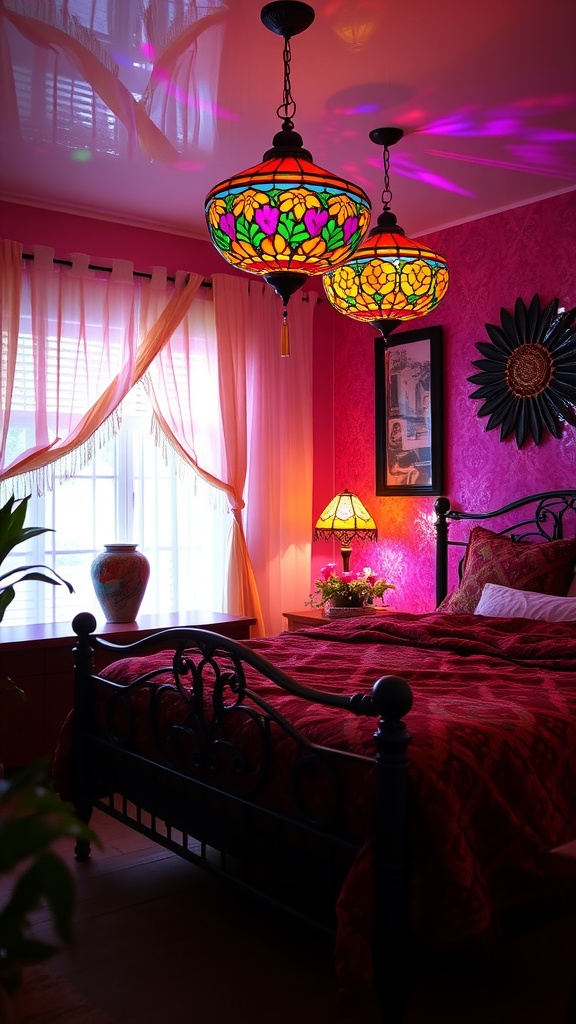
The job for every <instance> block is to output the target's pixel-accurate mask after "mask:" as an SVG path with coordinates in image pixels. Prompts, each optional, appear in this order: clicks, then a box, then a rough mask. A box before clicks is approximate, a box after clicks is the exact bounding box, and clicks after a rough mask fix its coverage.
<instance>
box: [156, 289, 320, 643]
mask: <svg viewBox="0 0 576 1024" xmlns="http://www.w3.org/2000/svg"><path fill="white" fill-rule="evenodd" d="M212 284H213V288H212V297H213V306H212V303H202V302H197V303H195V304H194V307H193V309H192V310H191V311H190V314H189V315H188V317H187V318H186V320H185V321H184V322H183V324H182V326H181V328H180V330H179V331H177V332H176V334H175V335H174V336H173V337H172V338H171V340H170V342H169V343H168V344H167V345H166V346H165V347H164V348H163V349H162V352H161V353H160V354H159V356H158V358H157V359H156V360H155V361H154V363H153V364H152V365H151V366H150V370H149V373H148V374H147V384H148V389H149V393H150V397H151V400H152V404H153V407H154V411H155V415H156V418H157V421H158V424H159V426H160V428H161V430H162V431H163V432H164V434H165V435H166V437H167V438H168V439H169V442H170V443H171V444H172V445H173V446H174V448H175V449H176V451H178V452H179V453H180V454H181V455H182V457H183V458H185V459H186V460H187V461H188V462H189V463H190V464H191V465H193V466H194V467H195V469H196V470H197V471H198V472H199V473H200V474H201V475H202V476H203V477H204V478H205V479H206V480H208V481H209V482H210V483H212V484H214V485H215V486H216V487H220V488H222V489H223V490H224V491H225V492H226V495H227V497H228V501H229V503H230V509H231V512H232V528H231V537H230V556H229V574H228V609H229V610H230V611H233V612H237V613H238V614H245V615H254V616H255V617H256V618H257V620H258V626H257V632H258V633H262V632H264V633H273V632H278V631H279V630H280V629H282V628H283V627H284V626H285V620H283V618H282V612H283V611H288V610H291V609H293V608H300V607H302V605H303V602H304V600H305V599H306V597H307V596H308V594H309V591H310V543H311V531H312V521H311V517H312V319H313V312H314V306H315V302H316V295H315V293H311V294H310V296H309V298H308V300H307V301H302V299H301V298H300V297H298V298H297V299H293V300H292V303H293V305H291V309H290V338H291V346H292V354H291V356H290V357H289V358H288V359H282V358H281V356H280V325H281V307H280V302H279V300H278V299H277V296H275V295H274V293H273V292H272V291H271V290H270V289H269V288H267V287H266V286H264V285H261V284H260V283H259V282H253V281H252V282H249V281H247V280H245V279H243V278H239V277H233V276H231V275H226V274H216V275H215V276H214V278H213V282H212ZM154 294H155V293H154V292H151V296H153V295H154ZM154 302H156V303H160V304H161V302H162V295H161V292H159V293H156V294H155V298H154ZM203 306H204V310H203V311H202V307H203ZM153 314H154V308H153V305H152V306H151V307H150V308H149V309H148V311H147V315H148V316H152V315H153ZM212 315H213V317H214V324H213V326H212V329H211V327H210V318H211V316H212ZM199 317H200V318H201V319H198V318H199ZM202 368H204V369H202ZM210 410H211V412H210ZM247 481H248V482H247ZM245 502H246V507H245Z"/></svg>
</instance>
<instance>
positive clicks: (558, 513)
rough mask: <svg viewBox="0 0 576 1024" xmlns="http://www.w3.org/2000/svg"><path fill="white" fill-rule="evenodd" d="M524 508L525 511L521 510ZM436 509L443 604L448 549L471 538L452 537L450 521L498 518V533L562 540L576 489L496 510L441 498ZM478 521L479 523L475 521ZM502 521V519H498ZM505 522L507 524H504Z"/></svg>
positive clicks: (531, 497)
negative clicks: (456, 505)
mask: <svg viewBox="0 0 576 1024" xmlns="http://www.w3.org/2000/svg"><path fill="white" fill-rule="evenodd" d="M520 510H522V511H520ZM434 511H435V512H436V523H435V528H436V604H437V605H439V604H440V601H442V600H443V599H444V598H445V597H446V594H447V593H448V551H449V548H450V547H462V548H465V547H466V544H467V538H466V539H461V540H452V539H451V538H450V537H449V535H448V531H449V527H450V523H452V522H457V521H462V520H466V521H468V522H470V521H472V525H479V524H480V522H485V521H486V520H487V519H488V520H496V522H495V523H494V524H493V523H492V522H490V523H489V524H488V529H491V530H494V533H499V534H507V535H508V536H509V537H512V538H513V539H514V540H517V541H523V540H528V539H530V540H541V541H547V540H561V539H562V538H563V537H564V527H565V523H564V517H565V515H566V513H567V512H570V511H571V512H574V513H576V490H573V491H572V490H562V491H544V492H542V493H541V494H531V495H529V496H528V497H526V498H519V499H518V500H517V501H512V502H510V504H509V505H504V506H503V507H502V508H497V509H495V510H494V511H493V512H463V511H461V510H460V509H455V508H451V507H450V499H449V498H444V497H441V498H437V499H436V501H435V503H434ZM474 520H476V522H474ZM498 520H499V521H498ZM504 521H505V525H503V526H502V525H500V526H499V522H500V524H502V523H503V522H504Z"/></svg>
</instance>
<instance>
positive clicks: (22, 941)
mask: <svg viewBox="0 0 576 1024" xmlns="http://www.w3.org/2000/svg"><path fill="white" fill-rule="evenodd" d="M62 838H70V839H74V840H77V839H82V840H89V841H90V842H96V843H97V842H98V841H97V839H96V837H95V836H94V834H93V832H92V830H91V829H89V828H88V826H87V825H84V824H83V823H82V822H80V821H79V820H78V818H77V817H76V816H75V814H74V811H73V809H72V807H71V805H69V804H64V803H62V802H61V800H60V798H59V797H58V796H57V795H56V794H55V793H54V792H53V790H52V789H51V788H50V785H49V781H48V777H47V774H46V771H45V768H44V766H43V765H42V764H37V765H31V766H30V767H28V768H26V769H24V770H23V771H21V772H20V773H19V774H18V775H17V776H15V778H14V779H11V780H8V779H1V778H0V875H4V874H12V873H13V874H14V884H13V886H12V888H11V890H9V891H8V894H7V897H6V898H5V899H4V901H3V902H0V1020H2V1019H3V1017H2V1006H3V1004H4V1006H5V1007H6V1006H9V1005H10V1000H11V999H12V997H13V996H14V994H15V993H16V992H17V990H18V988H19V987H20V984H21V981H22V972H23V970H24V968H25V967H27V966H28V965H31V964H36V963H40V962H42V961H43V960H47V959H48V958H49V957H50V956H52V954H53V953H54V952H55V951H56V949H57V948H58V947H57V946H55V945H53V944H52V943H49V942H44V941H41V940H40V939H37V938H35V937H34V935H33V932H32V927H31V923H30V915H31V914H32V913H33V911H35V910H37V909H38V908H39V907H40V906H42V905H44V904H47V906H48V908H49V909H50V912H51V915H52V920H53V923H54V929H55V932H56V934H57V936H58V938H59V939H60V940H61V941H62V942H63V943H65V944H67V945H69V944H70V943H71V941H72V915H73V911H74V903H75V884H74V879H73V876H72V874H71V872H70V869H69V868H68V866H67V864H66V863H65V861H64V860H63V859H62V858H61V857H60V856H59V854H58V853H56V852H55V851H54V850H53V849H52V847H53V844H54V843H55V842H56V840H59V839H62Z"/></svg>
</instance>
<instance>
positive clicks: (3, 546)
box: [0, 495, 74, 622]
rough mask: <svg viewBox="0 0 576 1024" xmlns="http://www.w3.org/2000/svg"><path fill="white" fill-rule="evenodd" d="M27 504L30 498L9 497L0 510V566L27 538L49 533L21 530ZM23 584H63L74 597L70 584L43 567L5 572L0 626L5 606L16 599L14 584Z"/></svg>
mask: <svg viewBox="0 0 576 1024" xmlns="http://www.w3.org/2000/svg"><path fill="white" fill-rule="evenodd" d="M29 501H30V495H28V496H27V497H26V498H21V499H20V500H18V499H16V498H14V496H12V497H11V498H8V501H7V502H6V504H5V505H3V506H2V507H1V508H0V566H1V565H2V563H3V562H4V561H5V559H6V558H7V556H8V555H9V554H10V552H11V551H12V550H13V548H15V547H16V546H17V545H18V544H24V543H25V542H26V541H27V540H30V538H31V537H37V536H38V534H40V533H50V532H51V531H50V529H49V528H48V527H45V526H24V520H25V519H26V513H27V511H28V502H29ZM39 570H42V571H39ZM24 580H38V581H39V582H40V583H51V584H52V586H55V587H57V586H60V584H63V585H64V586H65V587H68V590H69V591H70V593H71V594H73V593H74V587H73V586H72V584H71V583H68V582H67V580H64V579H62V577H61V576H59V575H58V573H57V572H54V570H53V569H50V568H49V567H48V566H47V565H23V566H20V567H19V568H18V569H10V570H9V571H8V572H5V573H2V574H0V622H2V619H3V618H4V612H5V611H6V609H7V607H8V605H9V604H10V603H11V602H12V601H13V600H14V598H15V596H16V592H15V590H14V588H15V586H16V585H17V584H18V583H23V581H24Z"/></svg>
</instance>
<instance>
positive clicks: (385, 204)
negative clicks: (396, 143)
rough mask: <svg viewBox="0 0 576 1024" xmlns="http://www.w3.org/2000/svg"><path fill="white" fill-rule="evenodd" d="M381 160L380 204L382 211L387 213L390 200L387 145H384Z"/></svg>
mask: <svg viewBox="0 0 576 1024" xmlns="http://www.w3.org/2000/svg"><path fill="white" fill-rule="evenodd" d="M382 162H383V164H384V188H383V190H382V206H383V207H384V211H383V212H384V213H388V212H389V210H390V203H391V202H392V191H391V189H390V150H389V148H388V146H384V152H383V154H382Z"/></svg>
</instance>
